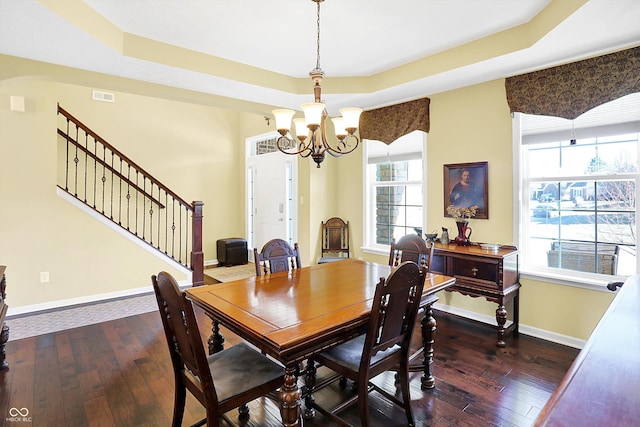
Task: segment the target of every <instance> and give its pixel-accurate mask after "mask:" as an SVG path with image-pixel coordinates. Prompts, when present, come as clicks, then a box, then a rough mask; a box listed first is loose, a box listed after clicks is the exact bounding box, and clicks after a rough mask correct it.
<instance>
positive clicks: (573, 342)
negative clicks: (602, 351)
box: [433, 303, 586, 349]
mask: <svg viewBox="0 0 640 427" xmlns="http://www.w3.org/2000/svg"><path fill="white" fill-rule="evenodd" d="M433 308H434V309H436V310H440V311H444V312H446V313H450V314H454V315H456V316H460V317H465V318H467V319H471V320H475V321H477V322H481V323H486V324H488V325H491V326H496V319H495V317H493V316H487V315H484V314H480V313H476V312H474V311H469V310H464V309H462V308H458V307H453V306H450V305H446V304H441V303H435V304H434V305H433ZM507 325H508V324H507ZM518 331H519V332H520V333H521V334H524V335H529V336H532V337H535V338H540V339H543V340H545V341H550V342H554V343H556V344H562V345H566V346H569V347H573V348H578V349H582V348H583V347H584V345H585V343H586V341H585V340H581V339H579V338H575V337H570V336H568V335H562V334H558V333H555V332H551V331H547V330H545V329H540V328H535V327H533V326H528V325H524V324H522V323H520V325H519V327H518Z"/></svg>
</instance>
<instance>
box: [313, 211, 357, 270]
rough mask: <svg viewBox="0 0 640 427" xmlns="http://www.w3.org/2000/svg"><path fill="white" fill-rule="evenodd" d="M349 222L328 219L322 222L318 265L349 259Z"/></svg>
mask: <svg viewBox="0 0 640 427" xmlns="http://www.w3.org/2000/svg"><path fill="white" fill-rule="evenodd" d="M349 255H350V254H349V221H347V222H344V220H342V219H341V218H338V217H333V218H329V219H328V220H327V221H326V222H322V256H321V257H320V260H318V264H324V263H325V262H333V261H340V260H343V259H345V258H349Z"/></svg>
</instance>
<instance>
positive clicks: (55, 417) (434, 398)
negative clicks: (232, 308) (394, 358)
mask: <svg viewBox="0 0 640 427" xmlns="http://www.w3.org/2000/svg"><path fill="white" fill-rule="evenodd" d="M436 318H437V321H438V331H437V335H436V348H435V359H436V360H435V375H436V381H437V382H436V388H435V389H434V390H429V391H422V390H420V386H419V384H420V382H419V378H418V375H417V374H415V376H414V379H413V381H412V395H411V397H412V401H413V410H414V416H415V419H416V425H418V426H530V425H531V424H532V423H533V420H534V419H535V418H536V416H537V415H538V413H539V412H540V410H541V409H542V407H543V406H544V404H545V403H546V401H547V400H548V398H549V396H550V395H551V392H552V391H553V390H554V389H555V387H556V386H557V385H558V383H559V382H560V380H561V379H562V377H563V376H564V374H565V372H566V371H567V369H568V368H569V366H570V364H571V362H572V361H573V359H574V358H575V357H576V355H577V353H578V350H576V349H573V348H570V347H565V346H561V345H557V344H553V343H549V342H546V341H543V340H539V339H535V338H531V337H529V336H526V335H521V336H520V338H519V339H517V340H514V339H512V338H509V340H508V346H507V347H506V348H504V349H499V348H497V347H496V346H495V340H496V336H495V332H494V330H493V329H492V328H491V327H489V326H487V325H483V324H479V323H476V322H473V321H470V320H466V319H461V318H457V317H454V316H451V315H448V314H446V313H441V312H436ZM200 319H201V320H202V322H201V325H202V326H201V327H202V329H203V335H205V334H208V333H209V331H208V328H209V322H208V321H207V320H206V317H204V316H201V317H200ZM417 334H419V329H416V334H415V335H417ZM225 337H226V343H227V345H233V344H234V343H236V342H238V338H237V337H235V336H234V335H233V334H231V333H229V332H226V334H225ZM6 350H7V361H8V362H9V363H10V369H9V370H6V371H1V372H0V425H5V426H11V427H26V426H55V427H58V426H118V427H122V426H154V427H155V426H169V425H170V424H171V414H172V409H173V374H172V371H171V364H170V361H169V354H168V351H167V348H166V343H165V339H164V334H163V332H162V325H161V322H160V317H159V316H158V314H157V313H156V312H152V313H147V314H143V315H138V316H132V317H127V318H124V319H119V320H114V321H110V322H104V323H101V324H97V325H91V326H85V327H81V328H76V329H71V330H67V331H62V332H57V333H52V334H48V335H41V336H38V337H33V338H26V339H22V340H17V341H11V342H9V343H8V344H7V349H6ZM323 374H325V372H323V371H319V377H320V376H322V375H323ZM379 381H380V382H382V383H385V384H386V386H387V387H388V388H390V389H391V390H393V375H392V374H389V375H386V374H385V375H383V376H382V377H381V378H380V379H379ZM350 393H353V391H352V390H351V388H349V387H348V388H347V389H345V390H341V389H340V388H339V387H338V385H337V383H336V384H335V386H331V387H328V388H325V389H323V390H321V391H320V392H319V393H317V395H316V401H318V402H320V403H325V404H327V403H331V402H335V401H336V400H337V399H338V398H340V396H341V395H346V394H350ZM187 395H188V398H187V409H186V413H185V419H184V423H183V424H184V425H185V426H186V425H191V424H193V423H194V422H196V421H197V420H199V419H201V418H203V417H204V410H203V409H202V407H201V406H200V405H199V404H198V403H197V401H196V400H195V399H193V397H191V395H189V394H188V393H187ZM11 408H16V409H20V410H21V411H23V413H24V409H23V408H26V410H28V416H27V418H26V420H23V419H22V418H20V420H16V419H15V418H14V419H11V414H15V413H16V410H13V411H11ZM250 408H251V419H250V421H249V422H246V423H244V424H241V425H246V426H277V425H280V423H279V420H280V415H279V412H278V408H277V406H276V405H274V404H273V403H272V402H271V401H270V400H269V399H261V400H258V401H254V402H252V403H251V405H250ZM370 410H371V413H372V418H373V425H374V426H384V427H392V426H402V425H404V424H405V418H404V414H403V412H402V411H401V410H399V409H398V408H396V407H394V406H392V405H390V404H388V403H387V402H386V401H383V400H382V399H380V398H378V397H377V396H376V395H375V394H373V395H372V398H371V405H370ZM236 414H237V413H235V412H233V413H231V417H232V419H235V420H237V415H236ZM344 415H345V417H346V418H348V419H349V420H350V422H353V423H355V424H356V425H357V424H358V421H357V420H358V417H357V408H356V407H354V408H350V409H349V410H348V411H347V412H346V413H345V414H344ZM18 417H20V416H18ZM325 425H330V423H329V422H328V421H327V420H326V419H325V418H323V417H322V416H321V415H318V416H317V417H316V418H315V419H314V420H309V421H306V422H305V426H325Z"/></svg>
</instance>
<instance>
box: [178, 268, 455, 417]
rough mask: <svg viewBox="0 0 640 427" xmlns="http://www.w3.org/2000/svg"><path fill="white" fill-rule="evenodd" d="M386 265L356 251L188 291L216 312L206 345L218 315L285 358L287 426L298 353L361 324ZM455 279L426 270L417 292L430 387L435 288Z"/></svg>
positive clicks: (295, 399) (294, 406)
mask: <svg viewBox="0 0 640 427" xmlns="http://www.w3.org/2000/svg"><path fill="white" fill-rule="evenodd" d="M390 269H391V267H389V266H388V265H382V264H375V263H370V262H365V261H360V260H355V259H345V260H343V261H337V262H332V263H326V264H319V265H313V266H309V267H303V268H299V269H295V270H290V271H285V272H281V273H274V274H268V275H263V276H258V277H251V278H247V279H241V280H236V281H232V282H226V283H216V284H211V285H205V286H199V287H194V288H190V289H188V290H187V291H186V292H187V294H188V298H189V299H190V300H191V301H193V303H194V304H195V305H197V306H199V307H200V308H202V309H203V310H204V311H205V313H206V314H207V315H208V316H209V317H210V318H211V319H213V320H214V336H212V338H211V339H210V343H209V344H210V351H215V350H220V349H221V343H222V342H224V338H223V337H221V336H220V334H219V328H218V327H217V326H215V324H216V323H219V324H221V325H223V326H225V327H226V328H227V329H229V330H230V331H231V332H233V333H235V334H237V335H238V336H239V337H241V338H242V339H244V340H246V341H248V342H249V343H251V344H253V345H254V346H256V347H257V348H258V349H260V350H261V351H262V352H263V353H264V354H267V355H269V356H271V357H273V358H274V359H276V360H278V361H280V362H281V363H282V364H283V365H284V372H285V376H284V384H283V386H282V387H281V389H280V391H279V398H280V413H281V415H282V423H283V425H284V426H301V425H302V419H301V407H300V406H301V399H302V392H301V390H300V388H299V387H298V382H297V368H298V366H299V363H300V362H302V361H303V360H305V359H307V358H309V357H311V356H313V355H314V354H316V353H318V352H320V351H323V350H325V349H327V348H330V347H332V346H335V345H338V344H340V343H342V342H345V341H347V340H349V339H351V338H353V337H355V336H358V335H360V334H362V333H364V332H365V327H366V324H367V321H368V319H369V315H370V312H371V306H372V299H373V295H374V292H375V288H376V285H377V284H378V283H379V282H380V278H382V277H387V276H388V275H389V273H390V271H391V270H390ZM454 283H455V279H454V278H452V277H448V276H443V275H438V274H431V273H429V274H428V275H427V277H426V280H425V285H424V290H423V294H422V304H421V306H422V308H424V309H425V316H424V317H425V319H424V320H423V327H422V335H423V343H424V345H425V349H424V361H423V364H422V365H421V366H423V370H424V374H423V378H422V384H423V385H425V384H427V387H428V386H429V385H430V386H431V387H433V382H434V380H433V372H432V361H433V337H434V335H433V334H434V332H435V319H433V316H432V313H431V305H432V304H433V303H434V302H435V301H437V297H436V296H435V293H437V292H438V291H441V290H443V289H446V288H447V287H449V286H452V285H453V284H454Z"/></svg>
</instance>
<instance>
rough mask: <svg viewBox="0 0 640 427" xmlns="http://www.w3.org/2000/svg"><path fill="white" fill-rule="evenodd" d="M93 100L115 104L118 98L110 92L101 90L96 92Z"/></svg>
mask: <svg viewBox="0 0 640 427" xmlns="http://www.w3.org/2000/svg"><path fill="white" fill-rule="evenodd" d="M93 100H94V101H102V102H115V100H116V96H115V95H114V94H112V93H109V92H100V91H99V90H94V91H93Z"/></svg>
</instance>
